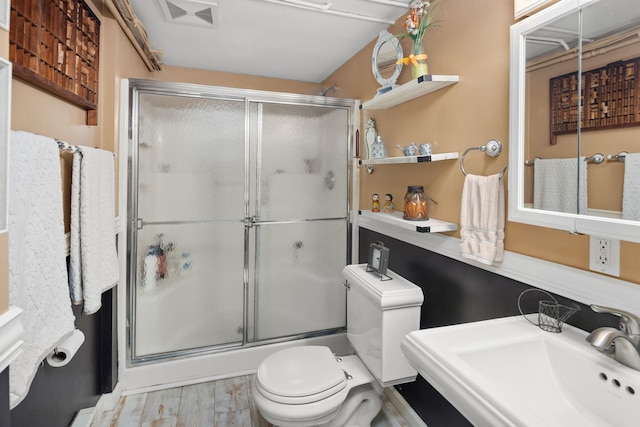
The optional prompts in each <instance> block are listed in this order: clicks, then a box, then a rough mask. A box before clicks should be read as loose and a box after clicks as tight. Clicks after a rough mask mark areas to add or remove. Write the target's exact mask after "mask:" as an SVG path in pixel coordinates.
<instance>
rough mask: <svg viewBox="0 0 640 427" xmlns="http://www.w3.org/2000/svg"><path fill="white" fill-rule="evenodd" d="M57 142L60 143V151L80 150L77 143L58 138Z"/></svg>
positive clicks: (73, 151)
mask: <svg viewBox="0 0 640 427" xmlns="http://www.w3.org/2000/svg"><path fill="white" fill-rule="evenodd" d="M56 142H57V143H58V148H59V149H60V151H66V152H67V153H77V152H78V147H77V146H76V145H71V144H69V143H66V142H64V141H60V140H59V139H56ZM113 157H116V153H113Z"/></svg>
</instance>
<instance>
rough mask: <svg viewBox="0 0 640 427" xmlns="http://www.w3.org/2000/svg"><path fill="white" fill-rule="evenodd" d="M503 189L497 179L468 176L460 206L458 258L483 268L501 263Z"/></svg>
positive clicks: (498, 178)
mask: <svg viewBox="0 0 640 427" xmlns="http://www.w3.org/2000/svg"><path fill="white" fill-rule="evenodd" d="M503 253H504V185H503V183H502V180H501V179H500V175H498V174H496V175H490V176H478V175H470V174H467V177H466V178H465V180H464V187H463V188H462V203H461V206H460V254H461V255H462V257H464V258H470V259H473V260H476V261H479V262H481V263H483V264H487V265H491V264H493V263H494V262H495V261H502V256H503Z"/></svg>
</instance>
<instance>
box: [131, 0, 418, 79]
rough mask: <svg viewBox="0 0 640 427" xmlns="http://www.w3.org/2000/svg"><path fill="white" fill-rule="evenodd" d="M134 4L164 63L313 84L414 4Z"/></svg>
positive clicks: (190, 0)
mask: <svg viewBox="0 0 640 427" xmlns="http://www.w3.org/2000/svg"><path fill="white" fill-rule="evenodd" d="M129 2H130V4H131V6H132V7H133V10H134V11H135V13H136V15H137V17H138V19H139V20H140V21H141V22H142V24H143V25H144V27H145V28H146V30H147V33H148V37H149V40H150V42H151V47H152V48H153V49H157V50H161V51H163V54H162V55H161V56H160V58H161V60H162V63H163V64H166V65H172V66H181V67H188V68H198V69H204V70H215V71H224V72H230V73H240V74H249V75H256V76H265V77H273V78H281V79H291V80H298V81H305V82H313V83H321V82H322V81H323V80H325V79H326V78H327V77H328V76H329V75H330V74H331V73H332V72H334V71H335V70H336V69H338V68H339V67H340V66H341V65H342V64H344V63H345V62H346V61H348V60H349V59H350V58H351V57H353V56H354V55H355V54H356V53H357V52H358V51H360V50H361V49H362V48H363V47H364V46H366V45H367V44H368V43H370V42H371V41H372V40H374V39H376V38H377V37H378V34H379V33H380V31H381V30H385V29H387V28H388V27H389V25H390V24H391V23H393V22H395V21H396V20H397V19H398V18H399V17H400V16H403V15H405V14H406V13H407V11H408V8H409V6H408V3H409V0H331V3H328V2H325V1H324V0H197V1H196V0H129ZM353 15H358V16H359V18H358V19H357V18H356V17H354V16H353ZM363 17H364V18H363ZM369 18H372V19H371V20H369Z"/></svg>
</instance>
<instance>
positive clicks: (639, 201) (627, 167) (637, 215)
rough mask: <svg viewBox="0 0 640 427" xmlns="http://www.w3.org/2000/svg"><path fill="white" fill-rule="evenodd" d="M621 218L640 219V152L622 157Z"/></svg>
mask: <svg viewBox="0 0 640 427" xmlns="http://www.w3.org/2000/svg"><path fill="white" fill-rule="evenodd" d="M622 219H630V220H633V221H640V153H629V154H627V155H626V156H625V158H624V186H623V190H622Z"/></svg>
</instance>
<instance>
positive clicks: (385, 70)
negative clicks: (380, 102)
mask: <svg viewBox="0 0 640 427" xmlns="http://www.w3.org/2000/svg"><path fill="white" fill-rule="evenodd" d="M402 57H403V53H402V46H400V42H399V41H398V39H397V38H396V37H394V36H393V34H391V33H390V32H388V31H387V30H382V31H380V35H379V36H378V41H377V42H376V45H375V46H374V47H373V55H372V56H371V70H372V71H373V76H374V77H375V78H376V81H377V82H378V83H380V85H381V86H382V87H381V88H380V89H378V95H379V94H381V93H385V92H388V91H389V90H391V89H393V88H394V87H395V86H396V80H398V76H399V75H400V71H402V64H398V61H399V60H401V59H402Z"/></svg>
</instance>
